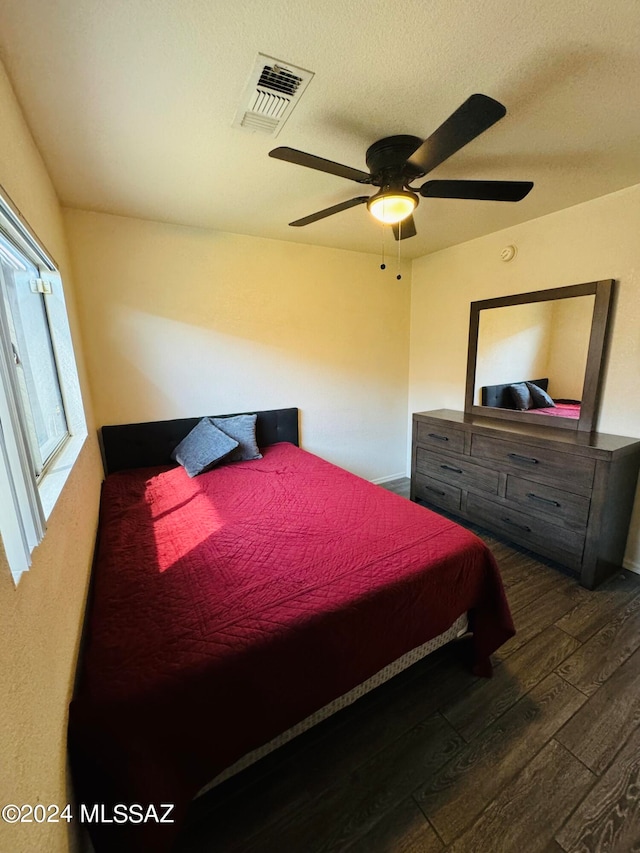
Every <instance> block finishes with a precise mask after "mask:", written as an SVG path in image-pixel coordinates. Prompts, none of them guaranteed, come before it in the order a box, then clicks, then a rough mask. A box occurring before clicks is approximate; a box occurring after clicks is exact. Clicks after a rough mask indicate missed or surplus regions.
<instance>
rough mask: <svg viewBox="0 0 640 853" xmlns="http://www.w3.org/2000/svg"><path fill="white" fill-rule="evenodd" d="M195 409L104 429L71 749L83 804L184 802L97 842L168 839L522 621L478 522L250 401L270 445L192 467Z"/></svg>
mask: <svg viewBox="0 0 640 853" xmlns="http://www.w3.org/2000/svg"><path fill="white" fill-rule="evenodd" d="M197 421H198V419H184V420H180V421H166V422H156V423H153V424H134V425H125V426H121V427H104V428H103V430H102V443H103V452H104V458H105V465H106V470H107V472H108V476H107V478H106V481H105V484H104V487H103V496H102V502H101V518H100V534H99V543H98V548H97V556H96V563H95V570H94V579H93V593H92V605H91V609H90V616H89V619H88V627H87V641H86V649H85V652H84V659H83V666H82V671H81V677H80V679H79V686H78V690H77V692H76V696H75V697H74V700H73V702H72V706H71V711H70V725H69V745H70V754H71V762H72V769H73V773H74V782H75V785H76V794H77V799H78V801H79V802H82V803H85V804H86V803H104V804H107V814H109V808H111V807H112V805H113V804H114V803H125V804H127V803H142V804H149V803H152V804H160V803H174V804H175V808H174V809H173V811H172V815H173V817H174V819H175V820H176V821H177V822H176V823H174V824H171V825H160V824H157V823H155V822H153V821H152V822H148V823H145V824H141V825H140V824H139V825H131V824H122V825H113V824H111V825H109V824H94V825H92V826H91V827H90V829H91V831H92V838H93V841H94V846H95V848H96V851H97V853H102V851H108V850H112V849H118V850H119V851H126V850H131V851H134V850H135V851H139V850H145V851H162V850H169V849H170V848H171V844H172V843H173V840H174V837H175V833H176V831H177V829H178V826H179V822H180V819H181V818H182V817H183V816H184V814H185V812H186V808H187V806H188V803H189V802H190V800H191V799H192V798H193V797H194V796H195V795H196V794H197V792H198V791H200V790H202V789H203V787H204V786H206V785H207V783H209V782H210V780H211V779H212V778H214V777H217V778H218V779H220V778H223V777H224V774H225V773H227V774H228V773H229V772H230V770H231V772H233V770H235V769H239V768H241V767H242V766H244V764H245V763H246V761H247V756H249V760H252V758H255V757H258V756H259V755H260V754H262V753H263V751H264V750H265V748H266V749H268V748H272V747H273V745H277V744H278V743H279V742H282V739H283V738H285V739H287V738H288V737H290V736H292V734H295V733H297V731H300V730H302V729H303V728H304V727H306V726H308V725H310V724H312V723H313V722H314V721H315V720H316V719H319V718H321V717H322V715H323V714H324V715H325V716H326V714H327V713H329V712H331V711H332V710H335V709H336V708H337V707H340V706H341V704H344V703H346V702H348V701H352V700H353V699H354V698H356V697H357V696H358V695H360V693H361V692H363V691H364V690H366V689H369V688H371V687H373V686H375V684H376V683H378V682H379V681H380V680H383V679H384V678H385V677H389V676H390V675H392V674H393V672H395V671H397V670H398V668H402V667H403V666H407V665H409V664H410V663H411V662H412V661H413V660H415V659H416V658H417V657H420V656H421V655H423V654H426V653H427V652H428V651H429V650H430V648H433V647H435V646H437V645H438V644H441V643H443V642H445V641H447V640H449V639H450V638H452V637H454V636H456V635H457V634H459V633H460V632H461V631H465V630H466V628H467V619H468V627H469V628H470V629H471V631H472V632H473V633H472V637H473V640H472V642H473V666H474V670H475V671H476V672H477V673H478V674H482V675H489V674H490V669H491V664H490V660H489V656H490V655H491V654H492V653H493V652H494V651H495V649H497V648H498V647H499V646H500V645H501V644H502V643H503V642H505V641H506V640H507V639H508V638H509V637H511V636H512V635H513V633H514V629H513V623H512V620H511V616H510V613H509V609H508V605H507V603H506V599H505V595H504V591H503V588H502V583H501V579H500V575H499V572H498V569H497V566H496V564H495V561H494V560H493V557H492V555H491V553H490V552H489V551H488V549H487V548H486V547H485V545H484V544H483V543H482V542H481V541H480V540H479V539H478V538H477V537H475V536H474V535H473V534H472V533H470V532H469V531H467V530H465V529H464V528H462V527H459V526H458V525H457V524H455V523H454V522H452V521H450V520H448V519H445V518H444V517H442V516H439V515H437V514H435V513H433V512H431V511H430V510H427V509H426V508H424V507H421V506H418V505H417V504H413V503H411V502H409V501H407V500H405V499H403V498H401V497H399V496H397V495H394V494H392V493H391V492H388V491H386V490H384V489H382V488H380V487H379V486H375V485H373V484H371V483H368V482H366V481H364V480H362V479H360V478H358V477H356V476H354V475H352V474H350V473H348V472H347V471H345V470H343V469H341V468H338V467H336V466H334V465H332V464H330V463H329V462H327V461H325V460H322V459H320V458H318V457H317V456H314V455H313V454H311V453H308V452H306V451H304V450H302V449H300V448H299V446H298V412H297V410H296V409H287V410H274V411H271V412H260V413H258V423H257V435H258V443H259V444H260V447H261V450H262V453H263V458H262V459H259V460H254V461H251V462H235V463H233V464H227V465H221V466H220V467H218V468H215V469H214V470H212V471H210V472H208V473H206V474H202V475H200V476H199V477H195V478H193V479H190V478H189V477H187V476H186V474H185V472H184V470H183V469H182V468H180V467H179V466H176V465H175V463H171V461H170V453H171V450H172V449H173V448H174V447H175V445H176V444H177V443H178V441H180V439H181V438H182V437H184V436H185V435H186V434H187V432H188V431H189V430H190V429H191V428H192V426H193V425H194V424H195V423H196V422H197Z"/></svg>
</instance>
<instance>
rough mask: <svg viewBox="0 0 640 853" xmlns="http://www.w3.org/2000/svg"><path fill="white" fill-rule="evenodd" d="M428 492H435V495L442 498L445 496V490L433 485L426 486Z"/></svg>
mask: <svg viewBox="0 0 640 853" xmlns="http://www.w3.org/2000/svg"><path fill="white" fill-rule="evenodd" d="M424 488H425V489H426V490H427V491H428V492H433V493H434V495H440V497H441V498H443V497H444V492H441V491H440V489H434V488H433V486H425V487H424Z"/></svg>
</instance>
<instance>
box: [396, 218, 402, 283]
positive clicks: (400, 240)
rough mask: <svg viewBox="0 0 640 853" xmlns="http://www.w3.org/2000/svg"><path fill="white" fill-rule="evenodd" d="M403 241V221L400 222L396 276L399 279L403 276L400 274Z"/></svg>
mask: <svg viewBox="0 0 640 853" xmlns="http://www.w3.org/2000/svg"><path fill="white" fill-rule="evenodd" d="M401 242H402V222H398V274H397V276H396V278H397V279H398V281H400V279H401V278H402V275H401V274H400V243H401Z"/></svg>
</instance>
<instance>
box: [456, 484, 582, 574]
mask: <svg viewBox="0 0 640 853" xmlns="http://www.w3.org/2000/svg"><path fill="white" fill-rule="evenodd" d="M467 512H468V513H469V514H470V515H472V516H473V519H474V521H477V522H478V524H481V525H482V524H485V525H486V526H487V527H490V528H491V529H492V530H495V531H496V532H497V533H502V534H504V535H505V536H506V537H508V538H509V539H512V540H513V541H514V542H519V543H520V544H521V545H524V546H525V547H526V548H530V549H531V550H532V551H536V552H538V553H539V554H547V555H548V556H550V557H552V558H553V559H554V560H557V561H558V562H560V563H564V564H565V565H567V566H571V567H573V568H579V567H580V564H581V562H582V552H583V549H584V540H585V534H584V532H578V531H573V530H568V529H567V528H565V527H560V526H559V525H557V524H552V523H550V522H548V521H546V520H545V519H543V518H540V517H537V516H533V515H529V514H527V513H525V512H520V511H519V510H515V509H513V508H512V507H510V506H508V505H506V504H505V503H504V501H503V502H498V501H491V500H487V499H486V498H483V497H481V496H480V495H473V494H469V495H468V497H467Z"/></svg>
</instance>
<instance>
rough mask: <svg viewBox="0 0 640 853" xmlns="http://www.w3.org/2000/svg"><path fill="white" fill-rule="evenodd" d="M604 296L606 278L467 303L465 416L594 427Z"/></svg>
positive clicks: (609, 290)
mask: <svg viewBox="0 0 640 853" xmlns="http://www.w3.org/2000/svg"><path fill="white" fill-rule="evenodd" d="M612 294H613V280H612V279H609V280H606V281H594V282H588V283H586V284H574V285H570V286H569V287H556V288H552V289H550V290H536V291H534V292H532V293H518V294H515V295H513V296H502V297H497V298H496V299H483V300H482V301H480V302H472V303H471V319H470V323H469V354H468V359H467V384H466V394H465V406H464V410H465V413H467V414H474V415H484V416H485V417H487V416H489V417H494V418H502V419H505V420H517V421H523V422H525V423H537V424H539V425H546V426H550V427H556V428H558V427H560V428H563V429H574V430H589V431H590V430H592V429H594V426H595V422H596V417H597V414H598V403H599V399H600V386H601V378H602V369H603V362H604V353H605V346H606V341H607V332H608V325H609V315H610V307H611V298H612ZM514 386H515V387H514ZM540 392H542V393H540Z"/></svg>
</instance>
